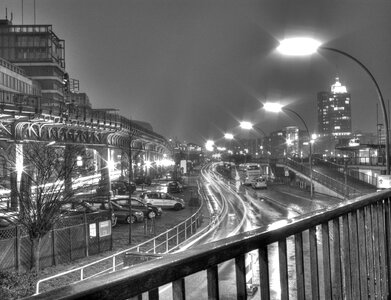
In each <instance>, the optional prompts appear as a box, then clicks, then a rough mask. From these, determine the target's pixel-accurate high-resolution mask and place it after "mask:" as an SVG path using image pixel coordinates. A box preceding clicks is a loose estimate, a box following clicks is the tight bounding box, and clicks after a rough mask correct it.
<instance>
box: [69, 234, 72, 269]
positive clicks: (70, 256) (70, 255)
mask: <svg viewBox="0 0 391 300" xmlns="http://www.w3.org/2000/svg"><path fill="white" fill-rule="evenodd" d="M68 233H69V261H72V232H71V227H68Z"/></svg>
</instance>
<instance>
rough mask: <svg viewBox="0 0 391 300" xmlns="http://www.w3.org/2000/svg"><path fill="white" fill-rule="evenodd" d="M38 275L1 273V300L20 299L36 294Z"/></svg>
mask: <svg viewBox="0 0 391 300" xmlns="http://www.w3.org/2000/svg"><path fill="white" fill-rule="evenodd" d="M36 282H37V274H36V273H34V272H27V273H18V272H10V271H0V299H2V300H7V299H20V298H23V297H27V296H30V295H32V294H34V292H35V284H36Z"/></svg>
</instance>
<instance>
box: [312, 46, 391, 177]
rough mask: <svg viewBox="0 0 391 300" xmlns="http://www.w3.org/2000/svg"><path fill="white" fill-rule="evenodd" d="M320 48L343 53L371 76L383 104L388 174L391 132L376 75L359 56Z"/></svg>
mask: <svg viewBox="0 0 391 300" xmlns="http://www.w3.org/2000/svg"><path fill="white" fill-rule="evenodd" d="M319 49H321V50H328V51H332V52H336V53H339V54H342V55H343V56H345V57H348V58H350V59H351V60H353V61H355V62H356V63H357V64H358V65H359V66H360V67H361V68H362V69H363V70H364V71H365V72H366V73H367V74H368V75H369V77H370V78H371V80H372V82H373V84H374V85H375V87H376V92H377V96H378V99H379V102H380V105H381V108H382V112H383V118H384V123H385V126H384V128H385V135H386V136H385V139H386V140H385V151H386V172H387V174H390V164H389V161H390V153H389V150H388V148H389V142H390V134H389V126H388V116H387V110H386V105H385V103H384V98H383V94H382V92H381V91H380V87H379V84H378V83H377V81H376V79H375V77H374V76H373V75H372V73H371V72H370V71H369V70H368V68H367V67H366V66H365V65H364V64H363V63H362V62H361V61H359V60H358V59H357V58H355V57H354V56H352V55H350V54H348V53H346V52H344V51H341V50H338V49H335V48H330V47H323V46H322V47H319Z"/></svg>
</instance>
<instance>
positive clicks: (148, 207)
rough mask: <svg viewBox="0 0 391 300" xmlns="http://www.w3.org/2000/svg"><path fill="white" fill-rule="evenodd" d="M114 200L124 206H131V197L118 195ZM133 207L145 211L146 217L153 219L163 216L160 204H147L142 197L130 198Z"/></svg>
mask: <svg viewBox="0 0 391 300" xmlns="http://www.w3.org/2000/svg"><path fill="white" fill-rule="evenodd" d="M111 201H112V202H114V203H117V204H119V205H121V206H123V207H126V208H129V197H123V196H117V197H114V198H112V199H111ZM130 201H131V205H132V209H133V208H134V209H137V210H140V211H142V212H143V213H144V217H145V218H148V219H152V218H154V217H156V216H161V215H162V213H163V211H162V208H161V207H159V206H155V205H152V204H147V203H145V202H143V201H142V200H140V199H137V198H134V197H132V198H131V199H130Z"/></svg>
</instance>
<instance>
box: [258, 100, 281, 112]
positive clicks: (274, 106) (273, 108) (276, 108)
mask: <svg viewBox="0 0 391 300" xmlns="http://www.w3.org/2000/svg"><path fill="white" fill-rule="evenodd" d="M282 107H283V106H282V105H281V104H279V103H271V102H267V103H265V104H264V105H263V108H264V109H265V110H266V111H270V112H274V113H277V112H280V111H282Z"/></svg>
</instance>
